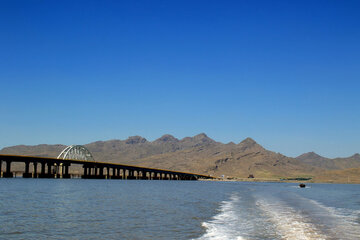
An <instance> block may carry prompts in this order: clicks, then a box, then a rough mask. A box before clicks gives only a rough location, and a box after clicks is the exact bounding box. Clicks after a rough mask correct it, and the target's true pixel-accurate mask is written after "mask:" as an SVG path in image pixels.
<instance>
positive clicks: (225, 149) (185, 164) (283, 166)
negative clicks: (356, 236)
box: [127, 138, 317, 178]
mask: <svg viewBox="0 0 360 240" xmlns="http://www.w3.org/2000/svg"><path fill="white" fill-rule="evenodd" d="M127 163H129V164H130V163H133V164H135V165H142V166H148V167H155V168H166V169H172V170H180V171H191V172H198V173H202V174H211V175H214V176H221V175H226V176H232V177H248V176H249V175H250V174H254V175H255V176H256V177H262V178H269V177H276V178H277V177H289V176H298V175H303V174H305V173H307V174H310V173H313V172H315V171H316V170H317V169H316V168H313V167H311V166H308V165H306V164H304V163H302V162H301V161H299V160H297V159H293V158H289V157H286V156H283V155H281V154H279V153H274V152H271V151H268V150H266V149H264V148H263V147H262V146H260V145H259V144H257V143H256V142H255V141H254V140H252V139H250V138H247V139H245V140H244V141H242V142H241V143H239V144H232V143H229V144H214V145H207V146H201V147H193V148H190V149H185V150H181V151H177V152H169V153H166V154H159V155H153V156H150V157H146V158H140V159H136V160H133V161H131V162H127Z"/></svg>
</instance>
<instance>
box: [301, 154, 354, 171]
mask: <svg viewBox="0 0 360 240" xmlns="http://www.w3.org/2000/svg"><path fill="white" fill-rule="evenodd" d="M296 159H298V160H300V161H302V162H304V163H306V164H309V165H312V166H315V167H319V168H321V169H326V170H340V169H347V168H360V155H359V154H354V155H353V156H351V157H348V158H334V159H330V158H325V157H322V156H320V155H318V154H316V153H314V152H309V153H305V154H302V155H300V156H298V157H297V158H296Z"/></svg>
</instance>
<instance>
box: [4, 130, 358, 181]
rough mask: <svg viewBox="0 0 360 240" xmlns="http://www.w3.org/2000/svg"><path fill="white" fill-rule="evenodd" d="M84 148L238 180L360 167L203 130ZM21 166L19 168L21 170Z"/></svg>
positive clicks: (23, 150)
mask: <svg viewBox="0 0 360 240" xmlns="http://www.w3.org/2000/svg"><path fill="white" fill-rule="evenodd" d="M85 146H86V147H87V148H88V149H89V150H90V151H91V152H92V154H93V156H94V158H95V160H97V161H104V162H115V163H123V164H129V165H138V166H147V167H154V168H162V169H172V170H177V171H186V172H196V173H203V174H211V175H214V176H221V175H226V176H231V177H242V178H243V177H248V176H249V175H250V174H253V175H254V176H255V177H256V178H280V177H297V176H304V175H311V176H314V175H318V174H319V173H321V172H324V170H329V169H343V168H346V167H349V168H350V167H352V168H354V167H357V166H359V167H360V165H357V164H359V163H360V156H359V155H358V154H357V155H354V156H352V157H351V158H346V159H345V158H338V159H326V158H323V157H321V156H319V155H317V154H315V153H308V154H304V155H302V156H299V157H298V158H290V157H286V156H284V155H282V154H280V153H275V152H272V151H268V150H266V149H264V148H263V147H262V146H261V145H259V144H257V143H256V142H255V141H254V140H253V139H251V138H247V139H245V140H244V141H242V142H240V143H239V144H234V143H228V144H223V143H220V142H216V141H214V140H212V139H211V138H209V137H208V136H206V135H205V134H204V133H202V134H198V135H196V136H194V137H186V138H183V139H181V140H179V139H177V138H175V137H173V136H171V135H164V136H162V137H160V138H159V139H156V140H155V141H152V142H150V141H147V140H146V139H145V138H142V137H140V136H133V137H129V138H128V139H126V140H109V141H98V142H93V143H89V144H86V145H85ZM65 147H66V146H65V145H37V146H23V145H20V146H13V147H7V148H4V149H2V150H1V151H0V154H18V155H32V156H48V157H57V155H58V154H59V153H60V152H61V151H62V150H63V149H64V148H65ZM14 167H15V166H14ZM340 167H343V168H340ZM22 169H23V167H21V168H20V169H19V170H22Z"/></svg>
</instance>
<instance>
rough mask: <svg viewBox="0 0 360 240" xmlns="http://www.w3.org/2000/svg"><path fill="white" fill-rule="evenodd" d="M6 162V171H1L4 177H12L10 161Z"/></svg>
mask: <svg viewBox="0 0 360 240" xmlns="http://www.w3.org/2000/svg"><path fill="white" fill-rule="evenodd" d="M5 163H6V172H4V173H3V177H4V178H12V177H13V176H14V174H13V173H12V172H11V161H5Z"/></svg>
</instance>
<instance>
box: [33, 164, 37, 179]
mask: <svg viewBox="0 0 360 240" xmlns="http://www.w3.org/2000/svg"><path fill="white" fill-rule="evenodd" d="M37 164H38V163H37V162H33V166H34V170H33V178H37V177H38V173H37Z"/></svg>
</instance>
